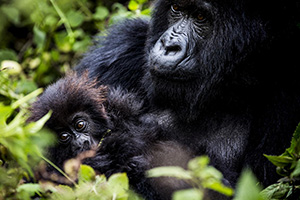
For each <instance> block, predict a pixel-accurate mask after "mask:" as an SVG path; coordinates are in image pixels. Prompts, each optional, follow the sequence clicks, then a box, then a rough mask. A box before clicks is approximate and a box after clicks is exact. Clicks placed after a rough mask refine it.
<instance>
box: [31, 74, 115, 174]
mask: <svg viewBox="0 0 300 200" xmlns="http://www.w3.org/2000/svg"><path fill="white" fill-rule="evenodd" d="M95 85H96V84H95V82H91V81H89V79H88V77H87V75H83V76H77V75H76V74H74V73H72V74H69V75H67V76H66V77H65V78H63V79H60V80H59V81H57V82H56V83H54V84H53V85H50V86H49V87H48V88H47V89H46V90H45V92H44V93H43V94H42V95H41V96H40V97H39V99H38V100H37V101H36V102H35V103H34V104H33V106H32V108H31V112H32V115H31V117H30V118H29V121H36V120H38V119H40V118H41V117H43V116H44V115H45V114H47V113H48V112H49V111H52V115H51V118H50V119H49V120H48V122H47V123H46V127H48V128H49V129H51V130H52V131H54V132H55V134H56V135H57V144H56V145H55V146H54V147H52V148H50V149H49V155H48V157H49V158H50V159H51V160H52V161H53V162H54V163H55V164H56V165H57V166H58V167H60V168H62V165H63V162H64V161H65V160H67V159H70V158H73V157H75V156H77V155H78V154H79V153H81V152H83V151H85V150H88V149H90V148H91V147H92V146H96V145H97V144H98V143H99V141H100V140H101V138H102V137H103V135H104V134H105V133H106V132H107V130H108V129H109V128H110V124H109V121H108V120H107V116H106V114H105V111H104V106H103V103H104V101H105V97H106V93H107V91H106V87H103V86H100V87H95Z"/></svg>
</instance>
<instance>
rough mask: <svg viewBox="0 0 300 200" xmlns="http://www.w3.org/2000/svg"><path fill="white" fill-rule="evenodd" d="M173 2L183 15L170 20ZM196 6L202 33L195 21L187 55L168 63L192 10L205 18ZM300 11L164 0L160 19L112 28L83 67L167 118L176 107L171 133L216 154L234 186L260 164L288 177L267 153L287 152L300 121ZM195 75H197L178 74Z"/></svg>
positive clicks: (278, 4)
mask: <svg viewBox="0 0 300 200" xmlns="http://www.w3.org/2000/svg"><path fill="white" fill-rule="evenodd" d="M173 4H177V5H178V6H179V7H180V9H181V10H180V12H181V13H179V14H178V12H175V16H176V17H177V18H176V17H175V18H170V16H171V15H174V14H171V12H173V11H171V6H172V5H173ZM197 8H198V9H197ZM196 10H197V11H198V13H201V14H204V15H205V17H206V18H207V19H206V20H207V21H205V22H201V25H199V26H200V27H202V28H201V30H200V29H199V30H200V32H199V30H196V28H192V27H191V26H190V27H189V28H187V29H185V32H186V33H187V34H186V35H187V36H186V39H187V40H188V43H187V44H188V46H187V47H186V58H187V59H186V60H184V63H183V65H176V66H172V65H171V64H170V63H172V62H173V61H172V62H171V61H170V60H167V61H166V63H165V64H164V63H163V62H161V61H162V60H161V59H160V58H159V57H161V56H162V55H163V54H159V53H156V50H155V49H154V47H155V45H156V44H158V42H160V41H162V40H164V39H165V38H163V35H164V34H166V33H167V30H168V29H169V31H172V30H171V29H172V26H173V25H174V24H176V23H177V22H178V20H180V19H182V16H185V15H186V13H188V14H191V15H189V16H193V17H192V18H193V19H195V16H197V15H196V14H198V13H195V11H196ZM202 11H203V12H202ZM176 13H177V14H176ZM299 13H300V12H299V2H297V1H296V0H291V1H271V0H266V1H264V2H262V1H258V0H251V1H250V0H230V1H223V0H217V1H203V0H194V1H184V0H178V1H172V0H159V1H157V3H156V5H155V7H154V13H153V16H152V19H151V21H150V23H148V22H145V21H142V20H129V21H128V20H127V21H125V22H123V23H121V24H120V25H117V26H114V27H112V28H111V29H110V31H109V33H108V36H107V37H106V38H104V39H103V40H102V41H101V43H100V45H102V46H101V47H99V48H97V49H95V50H93V51H91V52H89V53H87V55H86V57H85V58H84V59H83V60H82V62H81V63H80V64H79V66H78V67H77V70H79V71H83V70H85V69H88V70H89V71H90V76H92V77H97V78H99V80H101V81H100V83H105V84H106V83H107V84H110V85H114V86H120V87H122V88H126V89H129V90H134V91H138V92H139V93H140V95H141V96H142V98H144V99H147V101H148V100H149V101H150V102H151V105H150V107H151V108H152V109H153V110H155V112H156V114H157V116H160V115H161V114H160V113H164V112H171V113H173V114H174V115H175V116H176V118H175V119H172V120H166V121H164V120H163V119H162V121H161V122H162V123H163V124H164V126H166V127H169V128H170V129H171V130H172V131H171V132H172V134H170V135H169V136H168V137H169V138H172V139H175V140H177V141H179V142H180V143H182V144H185V145H188V146H189V147H190V148H192V149H193V150H195V151H197V154H199V155H200V154H208V155H209V156H210V157H211V159H212V161H213V163H214V165H215V166H216V167H217V168H218V169H220V170H222V171H223V173H224V175H225V177H226V178H227V179H229V180H230V182H231V184H235V182H236V179H237V177H238V175H239V173H240V171H241V169H242V168H243V167H245V166H250V167H251V168H252V169H253V170H254V172H255V174H256V175H257V176H258V178H259V180H261V181H262V182H263V184H265V185H268V184H270V183H273V182H274V181H276V179H277V178H278V177H277V175H276V172H275V169H274V167H272V166H271V164H270V163H269V162H268V161H267V160H266V159H265V158H264V157H263V153H265V154H280V153H281V152H283V151H284V149H285V148H286V147H288V145H289V142H290V139H291V135H292V133H293V131H294V129H295V127H296V125H297V123H298V122H299V121H300V107H299V103H300V94H299V92H298V88H299V83H300V82H299V80H298V74H299V70H300V68H299V60H298V57H299V55H298V54H299V52H300V51H299V47H300V42H299V39H300V33H299V27H297V26H296V24H297V23H298V22H299V21H300V20H299ZM189 20H191V18H189ZM187 22H188V23H190V22H191V21H187ZM205 23H206V25H205ZM185 26H186V25H183V24H182V26H181V27H185ZM170 27H171V28H170ZM178 27H179V26H178ZM178 27H175V28H178ZM193 27H195V26H193ZM176 34H178V32H177V33H175V35H176ZM179 35H180V34H179ZM180 37H181V36H180ZM158 45H159V44H158ZM161 45H163V46H164V45H166V44H161ZM176 45H177V46H175V47H176V48H174V46H173V48H169V49H168V51H174V52H173V53H175V54H179V53H180V52H179V53H178V52H177V51H179V50H180V48H178V45H179V46H180V45H182V43H179V44H176ZM184 48H185V47H184ZM160 50H161V49H160ZM181 50H182V48H181ZM153 52H154V53H153ZM155 53H156V54H155ZM167 54H168V52H165V54H164V55H167ZM157 56H158V58H157ZM177 56H178V55H177ZM164 59H165V58H164ZM174 59H175V58H174ZM176 59H177V58H176ZM188 74H189V76H192V78H193V79H192V80H191V81H180V80H176V79H175V77H176V78H177V77H179V78H180V77H185V76H188ZM146 93H147V94H146ZM173 114H172V115H173ZM151 115H153V114H151Z"/></svg>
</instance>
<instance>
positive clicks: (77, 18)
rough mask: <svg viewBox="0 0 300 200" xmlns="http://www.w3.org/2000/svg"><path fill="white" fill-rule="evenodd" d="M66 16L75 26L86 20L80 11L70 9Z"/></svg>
mask: <svg viewBox="0 0 300 200" xmlns="http://www.w3.org/2000/svg"><path fill="white" fill-rule="evenodd" d="M66 17H67V19H68V21H69V23H70V25H71V27H73V28H76V27H78V26H80V25H81V24H82V23H83V22H84V15H83V14H82V13H81V12H78V11H74V10H70V11H69V12H68V13H67V15H66Z"/></svg>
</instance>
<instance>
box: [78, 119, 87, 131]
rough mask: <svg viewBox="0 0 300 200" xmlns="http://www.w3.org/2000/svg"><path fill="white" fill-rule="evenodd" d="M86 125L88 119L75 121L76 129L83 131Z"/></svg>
mask: <svg viewBox="0 0 300 200" xmlns="http://www.w3.org/2000/svg"><path fill="white" fill-rule="evenodd" d="M86 125H87V122H86V121H84V120H78V121H77V122H76V123H75V129H76V131H83V130H84V129H85V127H86Z"/></svg>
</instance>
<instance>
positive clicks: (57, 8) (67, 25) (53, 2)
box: [50, 0, 75, 43]
mask: <svg viewBox="0 0 300 200" xmlns="http://www.w3.org/2000/svg"><path fill="white" fill-rule="evenodd" d="M50 2H51V3H52V5H53V7H54V9H55V10H56V12H57V14H58V15H59V17H60V19H61V20H62V22H63V24H64V25H65V28H66V30H67V33H68V36H69V37H70V40H71V41H70V42H71V43H74V41H75V37H74V32H73V30H72V28H71V25H70V23H69V21H68V19H67V17H66V15H65V14H64V13H63V12H62V10H61V9H60V8H59V6H58V5H57V3H56V0H50Z"/></svg>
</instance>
